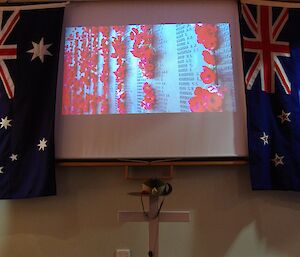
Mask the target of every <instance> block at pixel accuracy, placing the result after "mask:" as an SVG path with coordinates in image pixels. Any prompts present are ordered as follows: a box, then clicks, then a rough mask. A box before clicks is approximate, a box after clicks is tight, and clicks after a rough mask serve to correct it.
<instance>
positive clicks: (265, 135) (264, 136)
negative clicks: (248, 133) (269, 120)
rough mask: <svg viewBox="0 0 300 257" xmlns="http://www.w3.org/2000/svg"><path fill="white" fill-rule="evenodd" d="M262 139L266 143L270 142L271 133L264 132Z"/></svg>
mask: <svg viewBox="0 0 300 257" xmlns="http://www.w3.org/2000/svg"><path fill="white" fill-rule="evenodd" d="M260 139H261V140H262V141H263V142H264V145H267V144H269V135H267V134H266V133H265V132H263V136H262V137H260Z"/></svg>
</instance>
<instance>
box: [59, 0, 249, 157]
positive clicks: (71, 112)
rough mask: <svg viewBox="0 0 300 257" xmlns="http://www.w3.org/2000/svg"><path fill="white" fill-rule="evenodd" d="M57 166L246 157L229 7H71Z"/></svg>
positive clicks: (233, 10) (235, 33)
mask: <svg viewBox="0 0 300 257" xmlns="http://www.w3.org/2000/svg"><path fill="white" fill-rule="evenodd" d="M63 31H64V35H63V36H62V43H61V54H60V67H59V78H58V94H57V109H56V141H55V142H56V158H58V159H147V158H151V159H167V158H202V157H244V156H246V155H247V144H246V122H245V99H244V83H243V74H242V60H241V47H240V36H239V25H238V10H237V3H236V1H232V0H227V1H199V2H189V1H187V2H178V1H167V2H155V1H154V2H151V3H150V2H146V1H139V2H127V1H120V2H113V3H108V2H106V3H96V2H94V3H71V4H70V5H69V6H68V7H67V8H66V13H65V20H64V28H63Z"/></svg>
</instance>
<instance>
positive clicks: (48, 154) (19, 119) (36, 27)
mask: <svg viewBox="0 0 300 257" xmlns="http://www.w3.org/2000/svg"><path fill="white" fill-rule="evenodd" d="M0 10H1V8H0ZM12 13H13V12H12V11H4V12H3V20H2V27H1V29H2V28H3V26H4V25H5V24H6V21H7V20H8V19H9V17H10V15H12ZM63 13H64V8H48V9H38V10H21V11H20V18H19V20H18V22H17V24H16V26H15V27H14V28H13V30H12V31H11V33H10V34H9V36H8V38H7V39H6V40H5V42H4V43H3V44H4V45H13V44H17V59H12V60H4V63H5V65H6V66H7V69H8V71H9V73H10V75H11V78H12V80H13V82H14V85H15V94H14V98H12V99H9V98H8V96H7V94H6V91H5V89H4V85H3V82H2V80H0V122H1V118H5V117H8V119H10V120H11V122H10V124H11V126H9V127H7V129H5V128H4V127H2V128H0V167H2V172H3V173H1V174H0V198H1V199H14V198H28V197H37V196H47V195H53V194H55V193H56V186H55V167H54V161H55V159H54V113H55V91H56V81H57V69H58V58H59V46H60V37H61V29H62V20H63ZM42 38H43V40H44V44H51V46H49V48H48V49H47V50H48V51H49V52H50V53H51V56H50V55H45V56H44V62H42V61H41V60H40V58H39V57H37V58H35V59H34V60H31V59H32V56H33V54H32V53H30V52H28V51H29V50H31V49H32V48H33V44H32V42H35V43H37V44H38V43H40V41H41V39H42ZM0 59H1V56H0ZM0 124H1V123H0ZM43 138H44V139H45V140H47V143H46V145H47V146H46V147H45V148H44V150H42V149H40V147H39V146H38V145H39V143H40V140H42V139H43ZM12 154H17V160H14V161H13V160H12V158H11V156H12Z"/></svg>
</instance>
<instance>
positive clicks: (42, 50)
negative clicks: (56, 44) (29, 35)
mask: <svg viewBox="0 0 300 257" xmlns="http://www.w3.org/2000/svg"><path fill="white" fill-rule="evenodd" d="M51 45H52V44H46V45H44V38H43V37H42V39H41V41H40V43H38V44H37V43H35V42H33V41H32V46H33V48H32V49H30V50H28V51H27V53H32V54H33V55H32V58H31V61H33V60H34V59H35V58H37V57H39V58H40V60H41V62H44V56H45V55H52V54H51V53H50V52H49V51H48V50H47V49H48V48H49V47H50V46H51Z"/></svg>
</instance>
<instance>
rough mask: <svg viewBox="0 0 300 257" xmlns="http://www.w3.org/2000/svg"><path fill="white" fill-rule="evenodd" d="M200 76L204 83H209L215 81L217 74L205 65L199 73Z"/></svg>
mask: <svg viewBox="0 0 300 257" xmlns="http://www.w3.org/2000/svg"><path fill="white" fill-rule="evenodd" d="M200 78H201V80H202V81H203V82H204V83H205V84H211V83H213V82H215V80H216V78H217V76H216V73H215V72H214V71H213V70H212V69H210V68H208V67H207V66H203V71H202V72H201V73H200Z"/></svg>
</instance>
